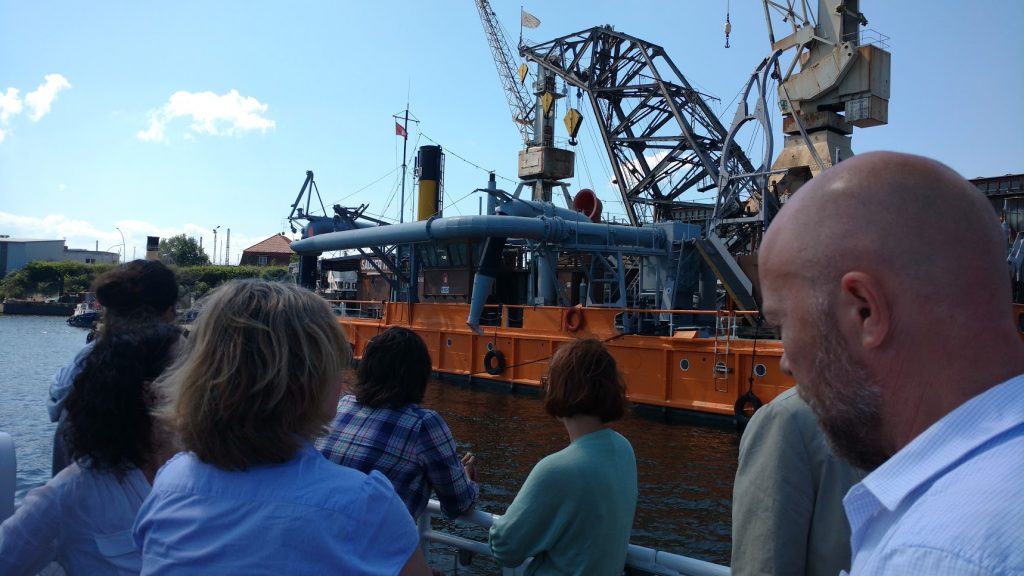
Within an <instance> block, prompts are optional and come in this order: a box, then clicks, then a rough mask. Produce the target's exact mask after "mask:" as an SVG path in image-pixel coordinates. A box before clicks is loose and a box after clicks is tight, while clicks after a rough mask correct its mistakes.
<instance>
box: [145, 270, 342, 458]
mask: <svg viewBox="0 0 1024 576" xmlns="http://www.w3.org/2000/svg"><path fill="white" fill-rule="evenodd" d="M349 359H350V351H349V346H348V343H347V342H346V341H345V335H344V333H343V332H342V331H341V327H340V326H339V325H338V323H337V321H336V320H335V318H334V314H333V313H332V311H331V308H330V306H329V305H328V304H327V302H326V301H324V300H323V299H322V298H320V297H319V296H317V295H315V294H313V293H312V292H310V291H308V290H305V289H303V288H300V287H298V286H295V285H293V284H286V283H282V282H266V281H262V280H235V281H232V282H228V283H227V284H224V285H222V286H221V287H219V288H217V290H215V291H214V293H213V294H212V295H211V296H210V297H209V299H208V300H207V302H206V304H205V306H204V307H203V311H202V312H201V313H200V315H199V317H198V319H197V320H196V324H195V329H194V330H193V332H192V333H191V335H190V336H189V339H188V349H187V351H186V353H185V354H184V355H183V356H182V358H181V359H180V360H179V361H178V363H177V364H176V365H175V366H173V367H172V368H171V369H170V370H169V371H168V372H167V373H166V374H165V376H164V377H163V378H162V379H161V382H160V388H161V390H162V392H163V396H164V398H165V404H164V406H163V407H162V409H161V410H160V411H159V413H158V415H159V416H160V417H161V418H162V419H164V420H165V421H167V422H168V423H169V424H170V425H171V427H172V428H173V429H174V430H175V431H177V433H178V435H179V437H180V439H181V442H182V444H183V446H184V448H185V449H186V450H190V451H192V452H194V453H195V454H196V456H198V457H199V459H200V460H202V461H203V462H207V463H209V464H212V465H214V466H217V467H218V468H221V469H225V470H245V469H247V468H249V467H250V466H257V465H261V464H274V463H281V462H286V461H288V460H289V459H291V458H292V457H293V456H294V454H295V452H296V450H298V448H299V446H300V445H301V442H302V439H306V440H312V439H313V438H315V437H317V436H319V435H321V434H322V433H323V431H324V427H325V426H326V425H327V424H328V423H329V422H330V420H331V418H332V417H333V410H330V409H329V408H333V406H328V405H327V404H328V403H329V402H330V401H329V398H332V395H333V394H335V393H336V392H337V390H338V387H339V386H341V378H342V374H343V371H344V370H345V369H346V367H347V366H348V362H349Z"/></svg>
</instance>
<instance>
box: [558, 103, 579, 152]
mask: <svg viewBox="0 0 1024 576" xmlns="http://www.w3.org/2000/svg"><path fill="white" fill-rule="evenodd" d="M562 121H563V122H565V129H566V131H568V132H569V144H572V145H573V146H575V145H576V134H579V131H580V125H581V124H582V123H583V114H580V111H579V110H577V109H575V108H569V110H567V111H566V112H565V118H563V119H562Z"/></svg>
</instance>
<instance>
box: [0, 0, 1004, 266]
mask: <svg viewBox="0 0 1024 576" xmlns="http://www.w3.org/2000/svg"><path fill="white" fill-rule="evenodd" d="M492 4H493V7H494V9H495V11H496V12H497V14H498V16H499V18H500V19H501V20H502V23H503V25H504V26H505V27H506V29H508V31H509V32H510V33H512V34H513V35H517V34H518V31H519V26H518V22H519V9H520V3H519V2H510V1H505V0H494V1H493V2H492ZM524 6H525V8H526V10H527V11H529V12H531V13H532V14H534V15H536V16H537V17H538V18H539V19H540V20H541V26H540V27H539V28H537V29H535V30H527V32H528V34H527V38H528V39H529V40H532V41H535V42H540V41H546V40H549V39H552V38H555V37H558V36H561V35H564V34H568V33H571V32H575V31H578V30H582V29H585V28H588V27H591V26H595V25H600V24H612V25H614V26H615V28H616V30H619V31H621V32H626V33H628V34H632V35H634V36H638V37H640V38H643V39H644V40H647V41H649V42H652V43H656V44H660V45H662V46H663V47H664V48H665V49H666V51H667V53H668V55H669V56H670V57H671V58H672V60H673V61H674V62H675V64H676V65H677V66H678V67H679V68H680V70H681V71H682V73H683V74H684V75H685V76H686V78H687V80H689V81H690V82H691V84H693V85H694V86H695V87H697V88H698V89H700V90H701V91H703V92H705V93H709V94H713V95H715V96H717V97H718V98H720V99H721V101H722V103H723V109H720V110H717V111H718V112H719V114H720V117H721V118H722V119H723V123H725V124H726V125H728V123H729V119H731V118H732V115H733V113H734V108H733V107H729V108H725V107H724V104H727V103H729V102H730V101H731V100H732V99H733V97H734V96H735V95H736V93H737V92H738V91H739V90H740V88H741V87H742V84H743V82H744V81H745V79H746V77H747V76H748V74H749V73H750V71H751V70H753V68H754V67H755V66H756V65H757V63H758V62H759V61H760V60H761V59H762V58H763V57H764V56H765V55H767V53H768V50H769V46H768V40H767V35H766V28H765V23H764V15H763V10H762V6H761V2H755V1H752V0H746V1H744V0H734V1H732V2H731V3H730V8H731V15H730V19H731V22H732V26H733V29H732V37H731V41H730V44H731V46H732V47H731V48H729V49H728V50H726V49H725V48H724V47H723V43H724V35H723V32H722V24H723V22H724V19H725V13H726V2H725V0H721V1H702V2H698V1H695V0H690V1H682V0H676V1H673V2H657V3H654V2H628V1H623V0H617V1H616V0H562V1H558V2H553V1H550V0H549V1H547V2H538V1H536V0H535V1H534V2H532V3H527V4H526V5H524ZM861 9H862V10H863V12H864V13H865V15H866V16H867V18H868V20H869V23H870V25H869V28H872V29H875V30H878V31H880V32H882V33H884V34H887V35H889V36H890V37H891V39H890V41H889V46H890V51H891V52H892V98H891V100H890V105H889V120H890V123H889V125H887V126H882V127H877V128H872V129H868V130H858V131H857V132H856V133H855V135H854V140H853V146H854V150H855V151H856V152H865V151H868V150H879V149H890V150H902V151H907V152H914V153H919V154H924V155H927V156H931V157H934V158H937V159H939V160H941V161H943V162H945V163H947V164H949V165H951V166H952V167H953V168H954V169H956V170H958V171H959V172H960V173H961V174H963V175H964V176H966V177H969V178H970V177H976V176H993V175H1001V174H1005V173H1019V172H1022V171H1024V140H1022V134H1024V116H1022V114H1021V110H1020V103H1021V98H1022V95H1024V74H1022V71H1024V35H1021V33H1020V25H1021V23H1022V22H1024V2H1017V1H1011V0H1005V1H996V0H980V1H977V2H959V1H953V0H948V1H940V2H934V1H924V0H901V1H898V2H896V1H888V2H886V1H883V0H862V2H861ZM514 40H515V39H513V41H514ZM407 98H408V100H409V102H410V108H411V113H412V115H413V116H415V117H416V118H418V119H419V120H420V123H419V124H416V125H413V126H412V127H411V128H410V138H409V153H410V154H413V153H414V151H415V147H416V146H418V145H423V144H430V143H432V142H431V141H430V140H433V141H434V142H437V143H439V144H441V145H442V146H443V147H444V148H445V150H446V153H447V158H446V173H445V193H446V201H447V207H446V213H447V214H449V215H455V214H459V213H462V214H475V213H477V206H478V204H477V202H478V200H477V198H478V196H479V194H472V193H471V191H472V190H473V189H474V188H477V187H483V186H484V185H485V184H486V181H487V173H486V172H485V171H484V170H481V169H479V168H476V167H474V166H472V165H471V164H469V163H467V162H466V161H463V160H462V159H460V158H459V157H461V158H464V159H465V160H467V161H469V162H472V163H474V164H476V165H478V166H481V167H483V168H486V169H491V170H495V171H496V172H497V173H498V175H499V176H503V177H506V178H515V165H516V154H517V152H518V149H519V147H520V140H519V135H518V132H517V130H516V128H515V126H514V125H513V123H512V122H511V120H510V112H509V111H508V107H507V105H506V102H505V98H504V95H503V93H502V88H501V85H500V84H499V81H498V77H497V74H496V72H495V68H494V64H493V61H492V59H491V54H490V50H489V49H488V47H487V44H486V40H485V37H484V34H483V31H482V28H481V25H480V20H479V17H478V14H477V11H476V8H475V6H474V4H473V2H472V1H471V0H435V1H433V2H412V1H398V0H376V1H374V2H342V1H337V2H328V1H322V2H313V1H305V2H303V1H298V2H288V3H284V2H240V1H237V2H197V1H190V0H181V1H177V2H128V1H124V2H103V1H99V2H88V3H86V2H71V1H44V2H24V1H13V0H0V133H2V139H0V234H8V235H10V236H15V237H31V238H62V237H63V238H66V239H67V244H68V246H69V247H71V248H94V247H96V245H97V244H98V246H99V248H100V249H101V250H106V249H111V250H113V251H117V250H120V249H121V243H122V240H121V232H123V233H124V236H125V238H124V244H125V255H126V256H127V257H128V258H131V257H132V256H133V255H134V256H137V257H141V256H142V255H143V251H144V244H145V237H146V236H147V235H158V236H162V237H167V236H170V235H173V234H179V233H182V232H184V233H186V234H189V235H191V236H195V237H202V238H203V244H204V247H205V248H206V249H207V251H208V252H209V251H210V248H211V246H212V243H213V233H212V229H213V228H214V227H216V226H220V230H219V234H218V243H219V244H220V247H221V248H223V245H224V240H225V236H226V231H227V229H229V228H230V229H231V244H230V246H231V252H230V254H229V256H228V260H229V261H230V262H231V263H236V262H237V261H238V257H239V256H240V254H241V250H242V249H244V248H245V247H247V246H250V245H252V244H254V243H256V242H258V241H260V240H262V239H264V238H266V237H267V236H270V235H271V234H274V233H277V232H286V233H288V232H289V231H288V227H287V224H286V221H285V218H286V216H287V215H288V212H289V211H290V205H291V203H292V202H293V201H294V200H295V196H296V195H297V193H298V191H299V188H300V187H301V185H302V182H303V180H304V178H305V171H306V170H313V171H314V172H315V174H316V181H317V185H318V187H319V190H320V193H321V196H322V197H323V201H324V203H325V204H326V205H327V208H328V210H330V206H331V204H333V203H336V202H340V203H342V204H345V205H359V204H361V203H368V204H369V205H370V208H369V210H368V212H370V213H372V214H376V215H382V216H384V217H386V218H389V219H397V217H398V204H399V200H398V198H397V197H396V194H397V192H396V191H397V188H398V182H399V178H400V170H398V169H397V168H398V166H399V165H400V164H401V150H402V148H401V146H402V140H401V138H398V137H396V136H395V134H394V119H393V118H392V115H394V114H398V113H400V112H401V111H402V110H403V109H404V108H405V105H406V100H407ZM583 113H584V114H585V115H590V116H592V115H591V114H588V111H587V110H583ZM593 126H594V125H593V124H592V123H591V124H589V127H591V128H593ZM587 128H588V126H587V125H585V126H584V131H586V130H587ZM594 136H596V135H594ZM428 138H429V139H430V140H428ZM580 141H581V145H580V146H579V147H578V149H577V154H578V155H580V156H583V157H584V159H585V162H586V166H587V169H586V170H583V169H581V166H578V168H577V175H578V177H577V178H575V179H574V180H572V181H571V184H572V187H571V189H570V190H571V191H573V192H574V191H576V190H578V189H579V188H582V187H590V188H593V189H594V190H596V191H597V192H598V194H599V195H600V196H601V197H602V199H604V200H605V205H606V213H608V212H610V213H612V214H614V213H616V212H617V213H619V214H621V213H622V210H621V205H618V206H617V205H616V203H617V193H616V192H615V190H614V189H612V188H611V185H610V179H611V171H610V168H609V167H608V160H607V159H606V158H605V157H604V156H603V154H602V153H600V152H599V151H598V150H597V149H596V148H595V147H594V146H593V144H592V143H593V142H594V138H593V137H591V136H589V135H587V134H583V135H581V136H580ZM410 171H411V166H410ZM406 185H407V198H406V206H407V208H409V209H411V208H410V207H411V206H412V205H413V204H414V202H413V200H412V193H413V189H414V188H413V185H412V181H411V179H410V180H408V181H407V184H406ZM499 185H500V186H501V187H503V188H505V189H507V190H512V189H513V188H514V185H513V184H511V183H510V182H509V181H507V180H499ZM694 199H698V198H694ZM704 199H708V198H706V197H705V198H704ZM406 219H408V217H407V218H406ZM118 229H120V232H119V231H118ZM223 259H224V256H223V251H221V255H220V257H219V258H218V260H223Z"/></svg>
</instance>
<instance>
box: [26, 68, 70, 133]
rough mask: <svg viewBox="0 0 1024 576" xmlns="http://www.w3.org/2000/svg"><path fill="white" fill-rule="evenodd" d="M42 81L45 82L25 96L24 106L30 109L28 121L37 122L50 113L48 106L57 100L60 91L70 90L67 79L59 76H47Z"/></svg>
mask: <svg viewBox="0 0 1024 576" xmlns="http://www.w3.org/2000/svg"><path fill="white" fill-rule="evenodd" d="M44 79H45V82H43V83H42V84H40V85H39V87H38V88H36V89H35V90H34V91H32V92H29V93H28V94H26V95H25V104H27V105H28V107H29V108H31V109H32V113H31V114H29V119H31V120H32V121H33V122H38V121H39V120H40V119H41V118H42V117H43V116H46V114H48V113H49V112H50V105H51V104H53V101H54V100H56V99H57V94H58V93H59V92H60V91H62V90H67V89H68V88H71V83H70V82H68V79H67V78H65V77H63V76H61V75H60V74H47V75H46V77H45V78H44Z"/></svg>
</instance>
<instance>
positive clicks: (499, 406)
mask: <svg viewBox="0 0 1024 576" xmlns="http://www.w3.org/2000/svg"><path fill="white" fill-rule="evenodd" d="M85 334H86V333H85V331H84V330H82V329H78V328H71V327H69V326H67V325H66V323H65V321H64V319H63V318H53V317H42V316H2V315H0V431H4V432H8V433H10V434H12V435H13V436H14V440H15V445H16V447H17V455H18V477H17V494H16V499H17V500H19V501H20V499H21V498H22V497H24V494H25V493H26V492H27V491H28V490H29V489H31V488H32V487H34V486H38V485H39V484H42V483H43V482H45V481H46V480H47V479H48V478H49V476H50V450H51V442H52V436H53V430H54V425H53V424H52V423H50V421H49V418H48V416H47V412H46V398H47V389H48V387H49V384H50V381H51V380H52V377H53V375H54V373H55V372H56V371H57V370H58V369H60V368H61V367H62V366H64V365H65V364H66V363H67V362H68V361H70V360H71V358H72V357H73V356H74V355H75V353H76V352H77V351H78V350H79V349H81V347H82V346H83V345H84V344H85ZM424 405H425V406H426V407H429V408H432V409H434V410H437V411H438V412H439V413H441V414H442V415H443V416H444V418H445V420H446V421H447V422H448V425H449V427H450V428H451V430H452V433H453V434H454V436H455V439H456V442H457V443H458V447H459V450H460V452H464V451H466V450H469V451H472V452H473V453H475V454H476V455H477V459H478V471H477V480H478V482H479V483H480V485H481V492H480V502H479V505H478V507H479V508H481V509H484V510H487V511H490V512H494V513H498V514H500V513H501V512H503V511H504V510H505V508H506V507H507V506H508V504H509V503H510V502H511V501H512V499H513V498H514V497H515V493H516V491H517V490H518V488H519V486H520V485H521V484H522V483H523V481H524V480H525V479H526V476H527V475H528V474H529V472H530V470H531V468H532V467H533V465H534V464H535V463H536V462H537V461H538V460H539V459H540V458H542V457H543V456H545V455H547V454H550V453H552V452H555V451H557V450H560V449H561V448H563V447H565V445H566V444H567V442H568V438H567V436H566V434H565V429H564V428H563V427H562V426H561V425H560V424H559V423H558V422H557V421H555V420H554V419H552V418H551V417H549V416H548V415H547V414H546V413H545V412H544V409H543V406H542V403H541V402H540V400H539V399H538V398H537V397H534V396H531V395H524V394H510V393H507V392H503V391H498V390H493V389H479V388H476V387H468V386H464V385H456V384H452V383H450V382H445V381H436V382H432V383H431V385H430V386H428V388H427V395H426V398H425V400H424ZM612 427H613V428H615V429H616V430H618V431H619V432H620V433H621V434H623V435H624V436H626V437H627V438H628V439H629V441H630V442H631V443H632V444H633V448H634V450H635V452H636V457H637V468H638V470H637V472H638V476H639V482H640V499H639V502H638V505H637V516H636V521H635V522H634V525H633V537H632V542H633V543H634V544H638V545H641V546H647V547H650V548H656V549H659V550H665V551H669V552H673V553H677V554H683V555H687V556H692V557H695V558H700V559H702V560H708V561H711V562H716V563H719V564H728V563H729V552H730V529H731V518H730V514H731V497H732V480H733V476H734V475H735V472H736V451H737V445H738V440H739V439H738V436H737V435H736V434H735V433H734V432H732V431H731V430H728V429H716V428H709V427H698V426H689V425H683V424H674V423H673V424H670V423H666V422H663V421H661V420H660V419H656V418H651V417H649V416H638V415H635V414H630V415H628V416H627V417H626V418H625V419H623V420H621V421H619V422H615V423H613V425H612ZM451 528H452V529H453V530H455V531H458V532H460V533H462V534H464V535H466V536H469V537H474V538H477V539H482V538H486V535H485V534H484V533H483V531H482V530H478V529H472V528H463V527H451ZM474 564H475V565H478V564H480V563H479V562H474ZM483 564H484V565H486V562H484V563H483ZM484 565H481V566H480V567H479V569H480V570H483V569H484ZM476 571H477V570H474V569H470V570H469V571H466V572H464V573H475V572H476ZM480 573H488V571H481V572H480Z"/></svg>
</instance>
